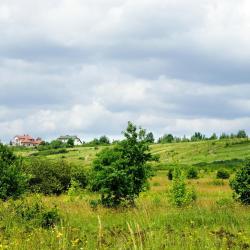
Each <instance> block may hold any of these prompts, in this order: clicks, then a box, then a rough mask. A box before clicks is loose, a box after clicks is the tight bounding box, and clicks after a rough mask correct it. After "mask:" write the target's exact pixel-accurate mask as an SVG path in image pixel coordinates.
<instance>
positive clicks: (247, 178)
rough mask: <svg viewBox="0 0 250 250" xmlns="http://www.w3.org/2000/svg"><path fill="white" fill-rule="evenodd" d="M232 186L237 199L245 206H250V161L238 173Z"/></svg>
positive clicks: (231, 183)
mask: <svg viewBox="0 0 250 250" xmlns="http://www.w3.org/2000/svg"><path fill="white" fill-rule="evenodd" d="M230 186H231V187H232V189H233V190H234V195H235V198H236V199H238V200H239V201H241V202H242V203H243V204H248V205H249V204H250V161H249V162H247V164H246V165H245V166H243V167H242V168H241V169H240V170H238V171H237V172H236V175H235V178H234V179H233V180H232V181H231V182H230Z"/></svg>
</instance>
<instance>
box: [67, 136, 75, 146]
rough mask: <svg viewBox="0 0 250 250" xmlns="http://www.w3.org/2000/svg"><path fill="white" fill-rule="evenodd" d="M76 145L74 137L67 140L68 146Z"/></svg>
mask: <svg viewBox="0 0 250 250" xmlns="http://www.w3.org/2000/svg"><path fill="white" fill-rule="evenodd" d="M74 145H75V142H74V140H73V139H72V138H69V139H68V141H67V146H68V147H71V148H73V147H74Z"/></svg>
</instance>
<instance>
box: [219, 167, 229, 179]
mask: <svg viewBox="0 0 250 250" xmlns="http://www.w3.org/2000/svg"><path fill="white" fill-rule="evenodd" d="M216 177H217V179H228V178H229V177H230V174H229V172H228V171H227V170H225V169H219V170H218V171H217V174H216Z"/></svg>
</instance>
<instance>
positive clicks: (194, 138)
mask: <svg viewBox="0 0 250 250" xmlns="http://www.w3.org/2000/svg"><path fill="white" fill-rule="evenodd" d="M205 138H206V137H205V135H203V134H201V133H200V132H195V133H194V135H192V136H191V141H201V140H204V139H205Z"/></svg>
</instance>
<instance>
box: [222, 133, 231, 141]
mask: <svg viewBox="0 0 250 250" xmlns="http://www.w3.org/2000/svg"><path fill="white" fill-rule="evenodd" d="M229 137H230V136H229V135H227V134H226V133H222V134H221V135H220V140H223V139H228V138H229Z"/></svg>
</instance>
